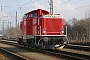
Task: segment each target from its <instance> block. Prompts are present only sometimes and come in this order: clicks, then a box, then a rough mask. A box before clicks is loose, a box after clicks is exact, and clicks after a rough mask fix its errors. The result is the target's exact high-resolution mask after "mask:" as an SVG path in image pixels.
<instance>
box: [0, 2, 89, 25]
mask: <svg viewBox="0 0 90 60" xmlns="http://www.w3.org/2000/svg"><path fill="white" fill-rule="evenodd" d="M49 4H50V0H0V24H2V21H5V26H7V25H8V24H7V22H8V21H9V22H11V26H15V14H16V11H17V14H18V23H19V22H20V21H21V18H22V16H23V15H24V14H25V13H27V12H29V11H32V10H35V9H38V8H41V9H44V10H47V11H50V8H49V6H50V5H49ZM53 4H54V6H53V8H54V11H53V12H54V14H61V15H62V16H63V17H64V19H65V20H69V19H72V18H73V17H75V18H77V19H83V18H85V17H87V15H88V14H89V13H88V12H89V11H90V0H53Z"/></svg>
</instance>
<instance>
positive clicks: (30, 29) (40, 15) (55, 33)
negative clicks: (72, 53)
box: [18, 9, 67, 49]
mask: <svg viewBox="0 0 90 60" xmlns="http://www.w3.org/2000/svg"><path fill="white" fill-rule="evenodd" d="M20 32H21V35H20V36H19V39H18V43H19V44H22V45H24V46H28V47H36V48H40V49H57V48H60V47H64V46H65V45H66V44H67V38H66V37H67V35H64V19H63V17H62V16H61V15H60V14H50V13H49V12H48V11H46V10H42V9H37V10H33V11H31V12H28V13H26V14H24V17H23V19H22V21H21V22H20Z"/></svg>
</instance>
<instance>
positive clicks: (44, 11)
mask: <svg viewBox="0 0 90 60" xmlns="http://www.w3.org/2000/svg"><path fill="white" fill-rule="evenodd" d="M38 10H42V9H37V10H33V11H30V12H28V13H26V14H25V15H28V14H30V13H35V12H38ZM42 12H43V13H46V14H49V12H48V11H46V10H42Z"/></svg>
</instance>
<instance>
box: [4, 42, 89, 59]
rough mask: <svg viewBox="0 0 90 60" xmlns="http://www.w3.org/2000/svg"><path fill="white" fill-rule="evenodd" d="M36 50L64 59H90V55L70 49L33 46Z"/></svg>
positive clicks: (15, 44)
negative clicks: (41, 48) (46, 48)
mask: <svg viewBox="0 0 90 60" xmlns="http://www.w3.org/2000/svg"><path fill="white" fill-rule="evenodd" d="M4 43H7V44H10V45H14V46H19V47H22V48H25V49H27V50H29V49H31V48H27V47H23V46H21V45H17V43H15V42H14V43H12V42H11V43H10V42H9V43H8V42H5V41H4ZM32 49H33V51H34V52H38V53H43V54H47V55H50V56H51V55H52V56H56V57H58V58H62V59H73V60H85V59H87V60H89V59H90V55H84V54H78V53H72V52H68V51H63V49H61V50H39V49H37V50H36V49H34V48H32Z"/></svg>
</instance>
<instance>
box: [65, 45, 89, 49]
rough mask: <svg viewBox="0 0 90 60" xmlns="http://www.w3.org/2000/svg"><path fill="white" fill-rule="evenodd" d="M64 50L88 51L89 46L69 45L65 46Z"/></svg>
mask: <svg viewBox="0 0 90 60" xmlns="http://www.w3.org/2000/svg"><path fill="white" fill-rule="evenodd" d="M65 48H69V49H75V50H83V51H90V46H82V45H73V44H69V45H68V46H65Z"/></svg>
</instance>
